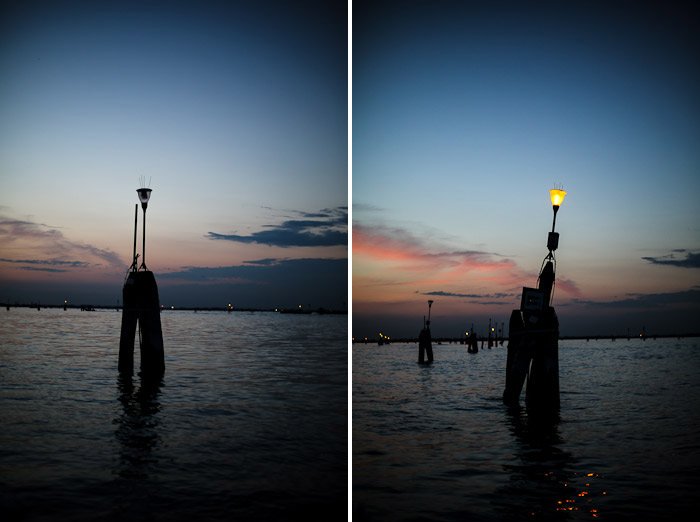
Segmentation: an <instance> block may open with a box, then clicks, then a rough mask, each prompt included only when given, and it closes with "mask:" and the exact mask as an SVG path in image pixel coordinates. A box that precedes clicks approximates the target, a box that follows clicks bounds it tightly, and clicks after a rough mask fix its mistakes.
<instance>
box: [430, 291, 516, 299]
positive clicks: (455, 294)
mask: <svg viewBox="0 0 700 522" xmlns="http://www.w3.org/2000/svg"><path fill="white" fill-rule="evenodd" d="M423 295H433V296H437V297H458V298H463V299H503V298H505V297H508V298H511V297H514V296H515V295H516V294H513V293H506V292H496V293H494V294H461V293H459V292H443V291H442V290H436V291H434V292H423Z"/></svg>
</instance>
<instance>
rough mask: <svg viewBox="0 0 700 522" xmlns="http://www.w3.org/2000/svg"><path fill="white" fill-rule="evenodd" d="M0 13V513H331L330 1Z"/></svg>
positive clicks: (334, 68) (344, 160) (179, 516)
mask: <svg viewBox="0 0 700 522" xmlns="http://www.w3.org/2000/svg"><path fill="white" fill-rule="evenodd" d="M0 20H2V27H3V30H2V36H1V37H0V77H2V78H3V81H2V82H1V85H0V150H2V154H0V305H1V308H0V412H1V413H2V418H3V437H2V439H1V440H0V469H1V470H2V481H1V482H2V483H1V484H0V509H1V510H2V512H3V514H4V517H8V518H7V520H25V521H38V520H47V519H51V520H56V521H67V520H95V519H102V520H105V521H112V520H119V521H124V520H183V521H184V520H209V521H219V520H221V521H224V520H226V521H228V520H303V519H305V518H308V519H314V518H316V517H317V516H319V517H320V516H323V517H324V518H327V519H332V520H344V519H346V518H347V513H348V423H349V411H348V386H349V383H348V351H347V350H348V308H349V303H348V131H347V129H348V88H347V86H348V8H347V4H346V3H345V2H327V1H321V0H318V1H304V2H286V1H283V0H268V1H265V2H259V3H257V2H243V1H240V2H238V1H232V2H219V1H200V2H166V1H153V2H137V1H123V0H122V1H119V2H117V1H105V2H99V3H95V2H74V1H57V2H30V3H23V2H14V3H3V5H2V6H0Z"/></svg>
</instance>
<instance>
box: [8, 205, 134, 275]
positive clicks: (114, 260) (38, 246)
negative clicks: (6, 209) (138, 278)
mask: <svg viewBox="0 0 700 522" xmlns="http://www.w3.org/2000/svg"><path fill="white" fill-rule="evenodd" d="M0 243H2V244H4V245H5V246H8V245H15V246H16V247H17V248H18V249H19V250H21V251H24V252H27V251H32V252H36V253H38V254H40V256H36V257H33V258H26V257H25V258H22V259H12V258H3V259H0V262H5V263H13V264H23V265H46V266H63V267H68V268H85V267H88V266H101V265H106V266H108V267H111V268H116V267H119V268H122V267H123V266H124V262H123V261H122V259H121V258H120V257H119V256H118V255H117V254H116V253H115V252H112V251H111V250H108V249H102V248H98V247H96V246H94V245H91V244H88V243H81V242H78V241H72V240H70V239H68V238H66V237H65V236H64V235H63V232H61V231H60V230H58V229H57V227H54V226H50V225H46V224H43V223H35V222H32V221H24V220H18V219H12V218H8V217H5V216H0ZM75 258H86V259H89V261H75V260H74V259H75Z"/></svg>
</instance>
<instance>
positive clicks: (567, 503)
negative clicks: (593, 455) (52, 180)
mask: <svg viewBox="0 0 700 522" xmlns="http://www.w3.org/2000/svg"><path fill="white" fill-rule="evenodd" d="M598 478H602V475H601V474H599V473H596V472H588V473H576V474H575V475H574V477H573V478H572V479H571V482H572V483H575V482H578V481H584V484H583V486H581V487H579V488H575V490H574V493H573V494H572V495H569V496H566V497H564V498H561V499H559V500H557V506H556V510H557V511H582V512H586V513H588V514H590V516H591V518H599V517H600V506H598V505H597V502H596V501H597V499H598V498H599V496H605V495H607V491H605V490H602V489H601V488H598V487H596V481H595V479H598Z"/></svg>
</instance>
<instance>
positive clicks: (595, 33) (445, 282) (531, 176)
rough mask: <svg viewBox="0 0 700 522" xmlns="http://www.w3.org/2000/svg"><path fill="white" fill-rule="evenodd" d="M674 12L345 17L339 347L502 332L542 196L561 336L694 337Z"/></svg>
mask: <svg viewBox="0 0 700 522" xmlns="http://www.w3.org/2000/svg"><path fill="white" fill-rule="evenodd" d="M686 4H687V5H690V4H688V3H686V2H682V3H681V2H677V3H674V2H666V1H664V2H649V3H645V2H637V1H627V2H619V1H617V2H609V1H605V2H602V1H601V2H499V1H483V2H451V1H434V2H427V1H406V2H377V1H355V2H354V5H353V181H352V183H353V185H352V187H353V200H352V201H353V214H352V216H353V245H352V248H353V261H352V271H353V278H352V281H353V282H352V284H353V325H352V333H353V335H354V336H356V337H363V336H376V335H377V333H378V332H379V331H382V330H383V331H384V333H387V334H389V335H393V336H394V337H397V336H416V335H417V334H418V331H419V329H420V328H421V326H422V317H423V315H424V314H426V312H427V300H428V299H433V300H434V301H435V304H434V305H433V308H432V312H433V314H432V315H433V317H432V318H433V325H432V326H433V328H432V329H433V334H434V335H445V336H457V335H460V334H461V333H463V332H464V330H465V329H466V327H468V326H470V325H471V323H475V327H476V328H477V331H481V332H485V330H486V325H487V323H488V318H489V317H493V318H494V319H495V320H497V321H498V322H505V323H506V327H507V322H508V317H509V316H510V311H511V310H512V309H513V308H517V307H518V306H519V303H520V293H521V290H522V287H523V286H535V285H536V279H537V274H538V271H539V268H540V265H541V262H542V259H543V258H544V256H545V255H546V253H547V249H546V242H547V232H548V231H549V230H550V229H551V222H552V210H551V204H550V202H549V194H548V189H550V188H552V187H553V186H554V184H555V183H556V184H563V186H564V188H565V189H566V190H567V191H568V193H569V194H568V196H567V198H566V201H565V202H564V204H563V205H562V207H561V210H560V212H559V214H558V216H557V231H558V232H559V233H560V234H561V237H560V242H559V250H558V251H557V253H556V254H557V261H558V267H557V287H556V291H555V296H554V305H555V308H556V309H557V313H558V315H559V318H560V323H561V333H562V334H563V335H567V334H568V335H577V334H589V333H593V334H595V333H601V334H605V333H609V332H622V333H624V332H626V331H627V328H629V329H630V330H631V332H632V334H636V333H638V332H639V331H640V330H641V328H642V327H643V326H646V329H647V331H650V332H651V331H653V332H659V333H662V332H686V331H696V332H697V331H700V320H699V319H698V317H700V203H699V201H700V72H699V69H698V64H700V36H699V33H698V31H697V28H698V27H699V25H698V23H699V22H700V20H698V16H697V14H696V11H694V10H693V9H692V8H687V7H684V6H685V5H686Z"/></svg>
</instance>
